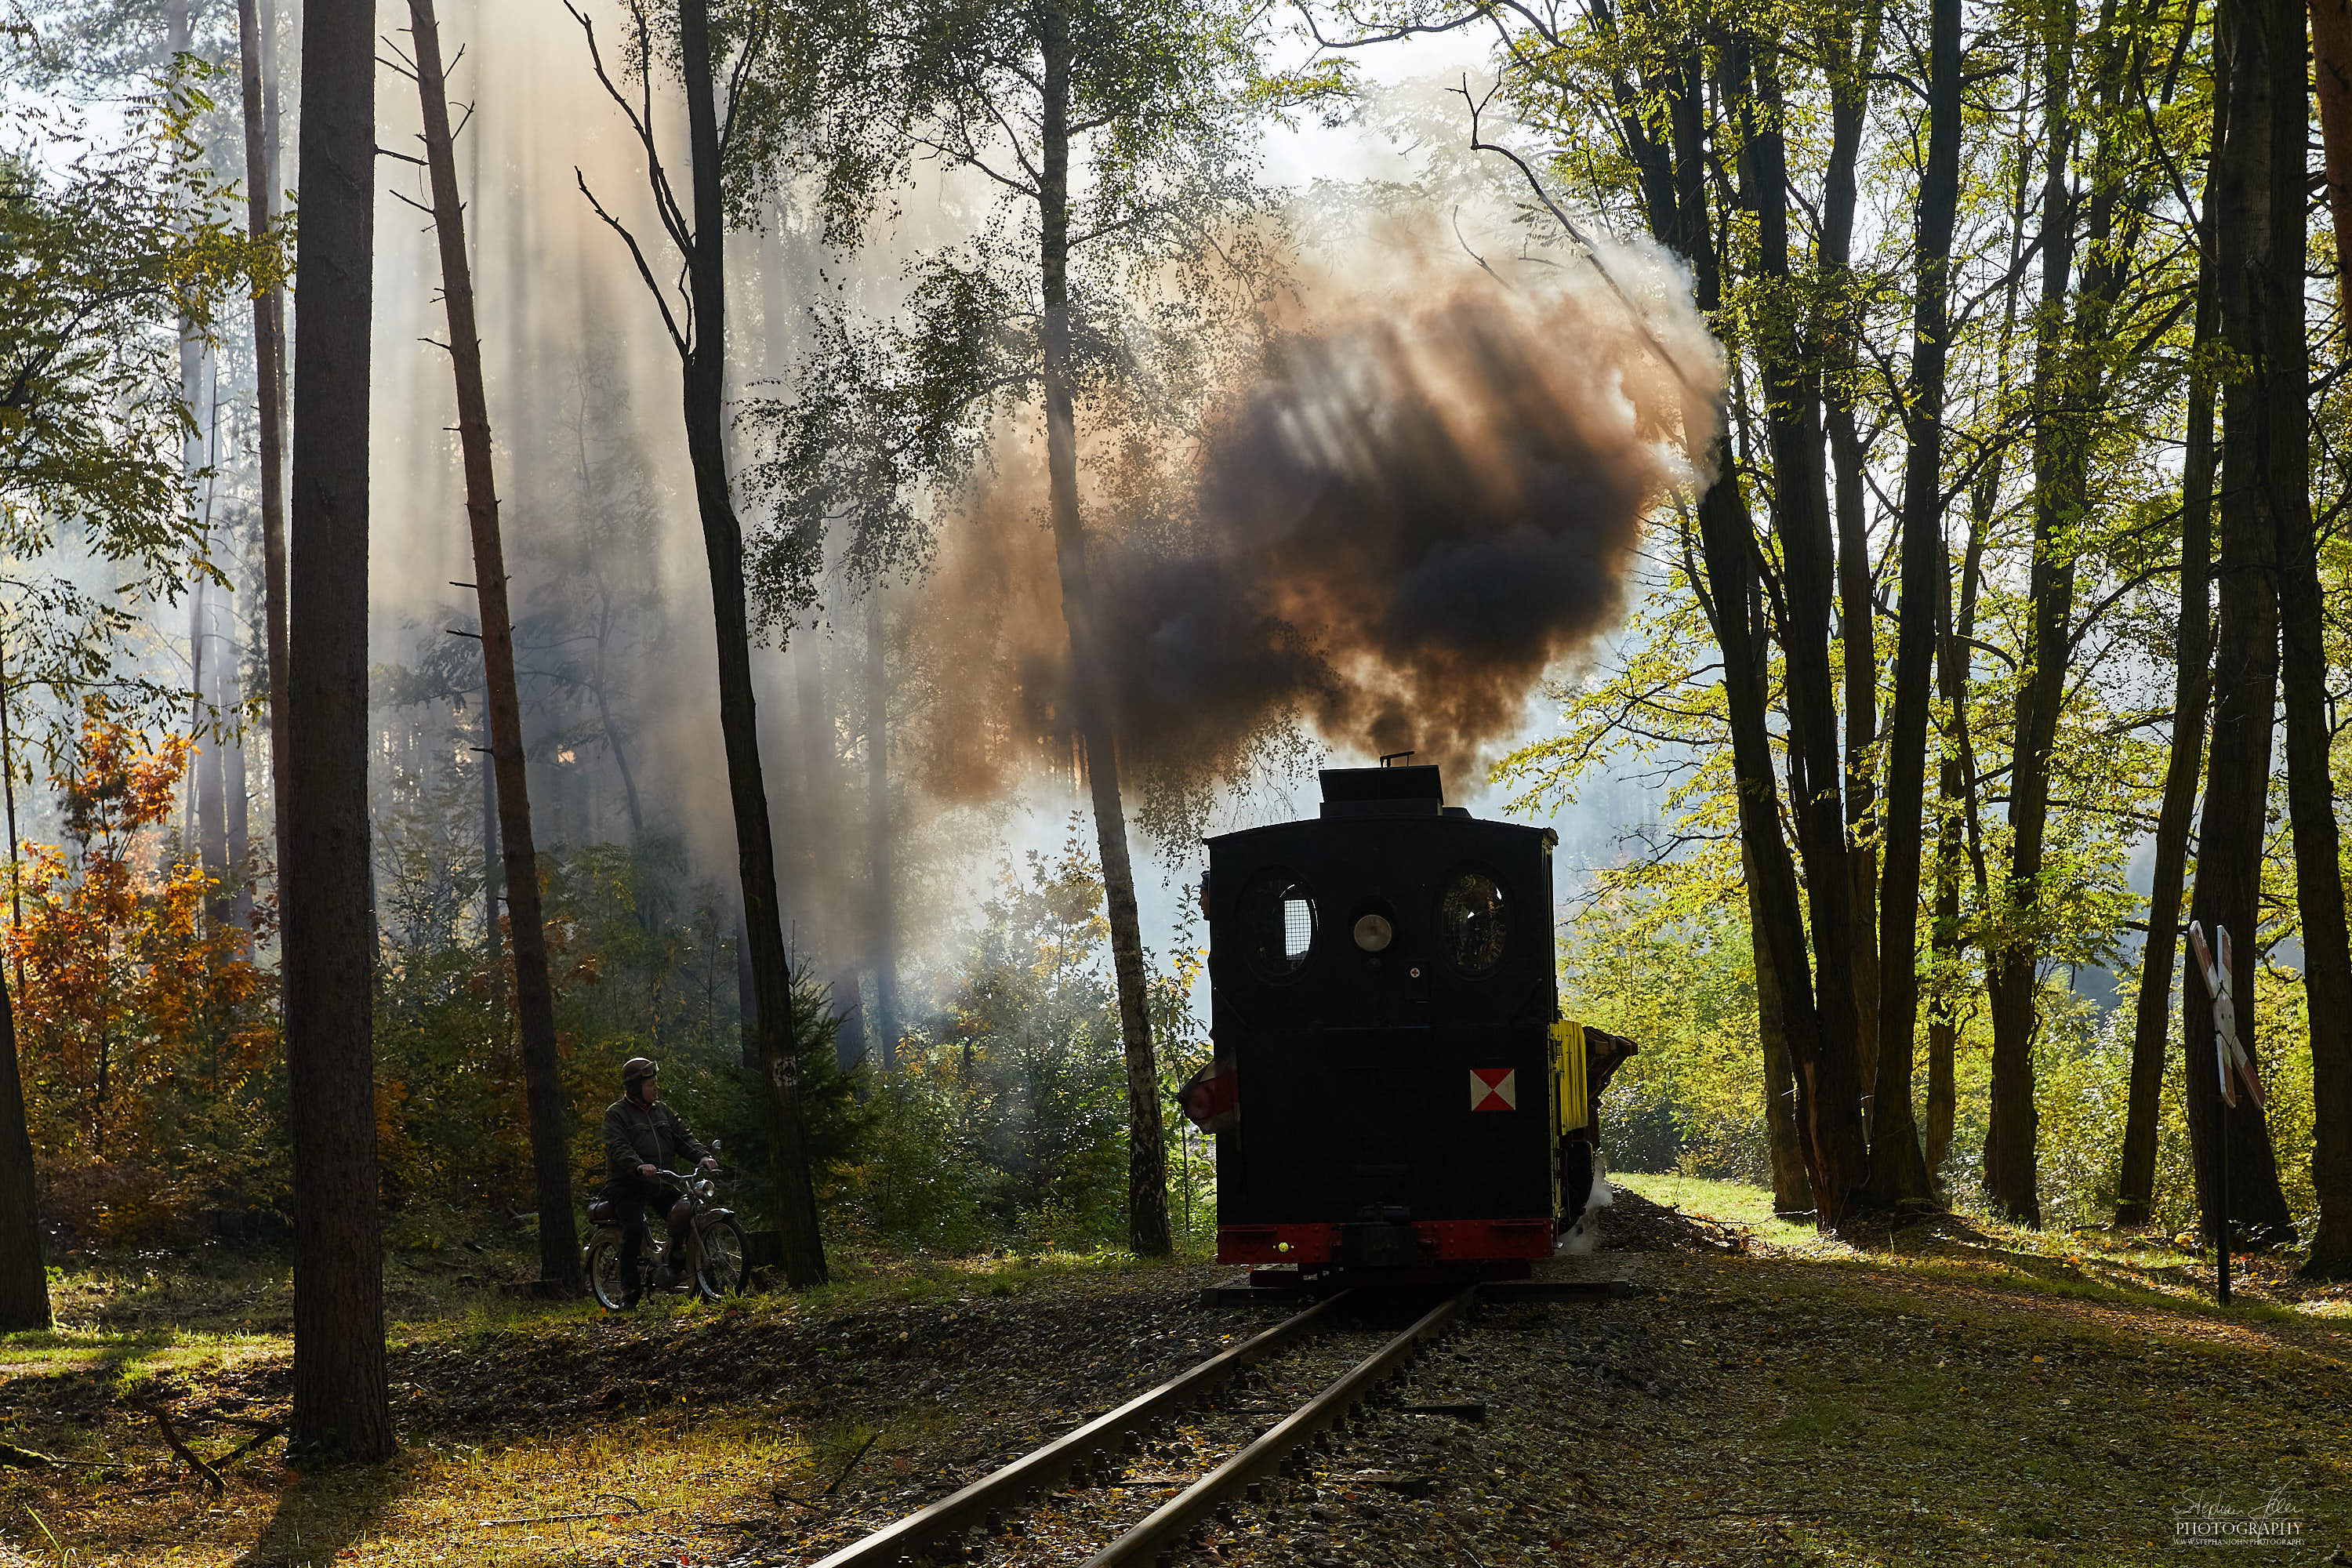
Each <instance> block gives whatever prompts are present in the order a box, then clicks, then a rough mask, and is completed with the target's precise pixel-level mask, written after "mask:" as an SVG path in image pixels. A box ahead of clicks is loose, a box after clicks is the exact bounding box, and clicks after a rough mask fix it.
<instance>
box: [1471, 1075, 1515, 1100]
mask: <svg viewBox="0 0 2352 1568" xmlns="http://www.w3.org/2000/svg"><path fill="white" fill-rule="evenodd" d="M1518 1108H1519V1073H1518V1069H1517V1068H1471V1069H1470V1109H1471V1110H1517V1109H1518Z"/></svg>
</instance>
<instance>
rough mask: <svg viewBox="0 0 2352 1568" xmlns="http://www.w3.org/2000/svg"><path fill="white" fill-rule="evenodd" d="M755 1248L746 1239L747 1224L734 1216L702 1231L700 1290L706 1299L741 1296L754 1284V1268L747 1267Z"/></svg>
mask: <svg viewBox="0 0 2352 1568" xmlns="http://www.w3.org/2000/svg"><path fill="white" fill-rule="evenodd" d="M750 1256H751V1248H750V1247H749V1246H747V1245H746V1244H745V1242H744V1240H743V1227H742V1226H740V1225H737V1224H736V1223H735V1222H734V1221H733V1220H731V1219H722V1220H720V1221H719V1222H718V1223H717V1224H715V1225H713V1226H710V1228H709V1229H708V1230H706V1231H704V1232H703V1233H702V1267H701V1268H698V1269H696V1270H695V1274H694V1283H695V1287H696V1289H699V1290H700V1291H701V1292H702V1299H703V1300H706V1301H716V1300H719V1299H720V1298H722V1297H726V1296H740V1295H741V1294H742V1293H743V1291H744V1289H745V1288H746V1287H747V1286H749V1285H750V1284H751V1269H749V1268H746V1267H745V1266H744V1264H745V1260H746V1259H747V1258H749V1257H750Z"/></svg>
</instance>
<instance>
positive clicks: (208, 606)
mask: <svg viewBox="0 0 2352 1568" xmlns="http://www.w3.org/2000/svg"><path fill="white" fill-rule="evenodd" d="M221 596H222V590H221V588H220V586H219V584H213V583H207V584H205V592H204V594H203V595H202V596H201V597H200V599H199V601H198V603H199V605H200V606H201V609H200V613H199V618H200V622H201V630H200V632H199V634H198V635H199V637H201V638H202V641H203V645H204V657H203V659H202V661H201V662H202V668H203V680H202V684H201V686H200V687H199V688H198V691H197V700H196V710H197V712H198V714H199V715H200V721H201V723H202V725H203V727H204V729H205V736H204V739H203V740H202V741H201V742H198V745H197V750H196V852H197V855H198V857H199V859H200V863H201V864H202V865H203V867H204V871H205V882H206V884H207V890H206V892H205V914H206V917H207V918H208V919H209V920H210V921H212V922H213V923H214V924H215V925H216V926H225V925H226V924H228V923H229V919H230V913H231V911H232V910H234V909H235V908H236V888H235V887H234V886H233V885H232V884H231V879H230V876H229V859H228V765H227V763H228V759H227V755H226V752H227V747H228V741H227V739H226V737H225V736H222V735H218V734H215V733H212V732H211V731H212V730H213V727H214V726H215V724H231V723H235V722H236V710H235V709H234V708H233V707H231V706H230V704H229V702H228V700H227V696H228V690H229V681H228V670H227V665H228V664H229V662H230V659H231V658H232V657H233V656H232V654H231V651H230V650H229V649H228V648H227V647H226V646H225V645H226V639H225V638H224V637H221V635H220V621H221V619H222V616H221V603H220V601H221ZM230 604H231V605H232V606H234V605H235V600H234V599H231V601H230ZM228 618H229V619H231V620H234V619H235V616H234V614H233V613H232V614H231V616H229V617H228Z"/></svg>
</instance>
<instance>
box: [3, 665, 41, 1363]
mask: <svg viewBox="0 0 2352 1568" xmlns="http://www.w3.org/2000/svg"><path fill="white" fill-rule="evenodd" d="M4 651H5V650H0V652H4ZM9 698H10V694H9V691H8V675H7V660H6V658H5V657H0V784H4V785H5V790H6V795H7V809H8V821H7V827H8V870H9V897H10V925H11V929H14V928H15V927H16V926H18V925H21V924H22V923H23V917H22V912H21V894H20V893H19V891H18V888H17V881H16V877H17V866H16V778H15V775H14V773H11V772H9V771H8V770H11V769H13V768H14V767H15V766H16V752H15V748H14V746H13V745H12V744H11V742H12V741H13V739H14V735H13V731H12V726H11V725H10V723H9V716H8V709H9ZM24 984H25V966H24V962H23V961H22V960H21V959H20V960H18V961H17V963H16V990H17V991H19V992H21V991H22V990H23V989H24ZM48 1326H49V1279H48V1272H47V1269H46V1268H43V1266H42V1256H41V1213H40V1184H39V1182H38V1179H37V1177H36V1175H35V1173H34V1170H33V1140H32V1136H31V1134H30V1133H29V1132H28V1131H26V1125H25V1080H24V1077H23V1074H22V1071H21V1069H20V1068H19V1067H18V1065H17V1055H16V1006H15V1004H14V1000H13V997H12V996H11V994H10V992H9V989H8V983H7V979H6V977H5V976H0V1332H5V1333H14V1332H16V1331H19V1330H24V1329H46V1328H47V1327H48Z"/></svg>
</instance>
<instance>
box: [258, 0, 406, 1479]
mask: <svg viewBox="0 0 2352 1568" xmlns="http://www.w3.org/2000/svg"><path fill="white" fill-rule="evenodd" d="M302 103H303V113H302V136H301V156H300V162H301V187H302V217H303V224H302V250H301V256H300V259H299V266H298V270H297V273H296V288H295V307H294V310H295V331H296V334H297V342H298V344H299V347H298V350H297V363H296V390H295V407H294V431H295V435H294V473H293V485H292V488H291V494H290V500H291V502H292V509H291V510H292V517H291V519H290V520H289V521H290V524H291V532H292V538H291V540H290V544H291V546H292V551H291V558H290V560H289V566H290V568H291V571H290V573H289V576H290V583H289V587H290V588H291V590H292V594H291V600H290V604H289V609H290V610H291V616H290V617H289V622H288V626H287V643H288V647H287V655H288V663H289V670H290V671H291V675H292V679H291V680H290V681H289V686H288V689H287V694H286V695H287V714H286V718H287V731H286V739H287V742H288V745H287V748H286V749H287V752H288V754H289V774H290V776H289V781H288V782H289V788H288V791H287V795H286V797H285V799H284V801H283V802H282V803H281V817H280V820H281V823H282V825H283V840H284V847H283V851H282V853H283V857H284V859H283V865H282V868H281V872H280V877H279V885H280V887H281V889H282V894H283V899H284V908H285V930H284V941H283V945H284V952H285V975H286V980H285V985H286V1058H287V1079H288V1090H289V1102H290V1112H291V1122H292V1131H293V1156H294V1158H293V1176H294V1181H293V1186H294V1411H293V1430H292V1434H291V1438H292V1442H293V1444H294V1446H295V1447H296V1448H297V1449H305V1448H316V1449H322V1450H328V1451H334V1452H340V1453H341V1454H343V1455H344V1456H346V1457H348V1458H354V1459H362V1460H374V1459H381V1458H384V1457H386V1456H387V1455H389V1454H390V1453H391V1452H392V1449H393V1435H392V1413H391V1408H390V1405H389V1403H388V1400H387V1396H386V1390H385V1384H384V1350H383V1232H382V1222H381V1220H380V1218H379V1215H378V1211H377V1201H378V1199H377V1190H376V1142H375V1125H376V1124H375V1072H374V1063H373V1037H374V975H375V946H374V939H375V920H374V911H373V908H372V907H371V900H372V896H373V877H372V875H371V871H370V856H369V843H368V837H369V827H368V795H367V768H368V711H367V694H368V657H367V656H368V648H367V626H368V387H369V367H368V350H369V342H368V337H369V327H370V322H371V318H372V314H373V311H372V305H373V279H372V277H371V273H372V270H373V265H374V258H375V212H374V206H375V179H374V164H375V8H374V6H373V5H365V4H362V3H361V0H311V4H310V5H309V6H308V7H307V8H306V11H305V15H304V17H303V32H302Z"/></svg>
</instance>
